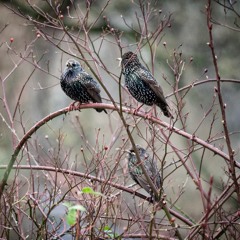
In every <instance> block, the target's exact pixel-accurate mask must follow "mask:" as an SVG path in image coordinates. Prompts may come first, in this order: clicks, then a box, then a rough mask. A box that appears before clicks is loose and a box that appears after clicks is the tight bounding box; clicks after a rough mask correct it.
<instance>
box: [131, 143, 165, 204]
mask: <svg viewBox="0 0 240 240" xmlns="http://www.w3.org/2000/svg"><path fill="white" fill-rule="evenodd" d="M136 147H137V151H138V154H139V157H140V159H141V163H142V166H143V167H144V169H145V171H146V173H147V175H148V176H149V178H150V179H151V180H152V182H153V184H154V186H155V187H156V189H157V190H159V189H160V187H161V177H160V174H159V171H158V168H157V164H156V161H155V160H154V158H151V157H150V156H149V154H148V153H147V151H146V150H145V149H144V148H142V147H140V146H139V145H136ZM128 152H129V153H128V170H129V173H130V175H131V177H132V179H133V180H134V181H135V182H136V183H137V184H138V185H140V186H141V187H142V188H143V189H145V190H146V191H147V192H148V193H149V194H150V195H151V197H152V198H153V199H154V200H155V201H158V197H157V196H155V195H154V193H153V191H152V188H151V187H150V185H149V182H148V181H147V178H146V176H145V175H144V173H143V170H142V168H141V166H140V163H139V162H138V160H137V157H136V154H135V152H134V150H133V149H130V151H128Z"/></svg>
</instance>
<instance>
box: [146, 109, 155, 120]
mask: <svg viewBox="0 0 240 240" xmlns="http://www.w3.org/2000/svg"><path fill="white" fill-rule="evenodd" d="M153 110H154V108H153V107H151V109H150V111H148V112H147V114H146V115H145V118H146V119H151V118H152V116H153V113H152V112H153Z"/></svg>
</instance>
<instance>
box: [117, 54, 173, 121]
mask: <svg viewBox="0 0 240 240" xmlns="http://www.w3.org/2000/svg"><path fill="white" fill-rule="evenodd" d="M120 60H121V66H122V69H123V75H124V76H125V86H126V87H127V89H128V91H129V92H130V94H131V95H132V96H133V97H134V98H135V99H136V100H137V101H138V102H141V103H143V104H146V105H149V106H152V105H153V104H155V105H157V106H158V107H160V109H162V111H163V114H164V115H165V116H166V117H172V114H171V113H170V112H169V110H168V104H167V102H166V99H165V97H164V94H163V90H162V88H161V87H160V86H159V85H158V83H157V81H156V79H155V78H154V77H153V75H152V74H151V73H150V72H149V71H148V70H147V69H146V68H145V67H144V66H143V65H142V64H141V63H140V62H139V59H138V57H137V55H136V54H134V53H133V52H127V53H125V54H123V56H122V58H120Z"/></svg>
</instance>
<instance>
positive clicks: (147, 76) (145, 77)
mask: <svg viewBox="0 0 240 240" xmlns="http://www.w3.org/2000/svg"><path fill="white" fill-rule="evenodd" d="M135 72H136V74H137V75H138V77H139V78H141V79H142V81H144V82H145V83H146V84H148V86H149V87H150V88H151V89H152V90H153V92H154V93H155V94H156V95H157V97H158V98H159V99H160V101H162V102H164V103H166V104H167V102H166V99H165V97H164V94H163V90H162V88H161V86H160V85H159V84H158V83H157V81H156V79H155V78H154V77H153V75H152V74H151V73H150V72H149V71H148V70H147V69H146V68H145V67H143V66H142V67H141V68H138V69H136V70H135ZM167 105H168V104H167Z"/></svg>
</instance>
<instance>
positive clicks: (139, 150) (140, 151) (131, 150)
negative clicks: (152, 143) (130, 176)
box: [129, 144, 146, 156]
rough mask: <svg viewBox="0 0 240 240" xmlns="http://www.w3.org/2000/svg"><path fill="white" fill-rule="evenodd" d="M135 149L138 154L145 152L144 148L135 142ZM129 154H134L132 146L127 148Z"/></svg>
mask: <svg viewBox="0 0 240 240" xmlns="http://www.w3.org/2000/svg"><path fill="white" fill-rule="evenodd" d="M136 149H137V151H138V154H139V155H140V156H141V155H142V154H144V153H145V152H146V150H145V149H144V148H142V147H141V146H140V145H138V144H136ZM129 155H136V154H135V151H134V148H131V149H130V150H129Z"/></svg>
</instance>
